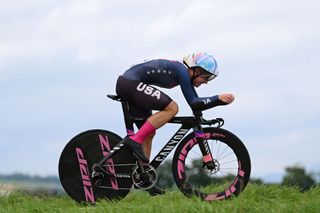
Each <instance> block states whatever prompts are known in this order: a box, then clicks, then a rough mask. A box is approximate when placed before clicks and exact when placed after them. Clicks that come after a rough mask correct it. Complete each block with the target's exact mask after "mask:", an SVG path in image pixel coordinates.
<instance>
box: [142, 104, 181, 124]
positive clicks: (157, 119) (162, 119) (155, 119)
mask: <svg viewBox="0 0 320 213" xmlns="http://www.w3.org/2000/svg"><path fill="white" fill-rule="evenodd" d="M178 111H179V107H178V104H177V103H176V102H174V101H171V102H170V103H169V105H168V106H166V108H164V109H163V110H161V111H159V112H157V113H155V114H153V115H152V116H150V117H149V118H148V120H147V121H149V122H150V123H151V124H152V125H153V126H154V127H155V128H156V129H159V128H160V127H162V126H163V125H164V124H166V123H168V122H169V121H170V120H171V119H172V118H173V117H174V116H175V115H176V114H177V113H178Z"/></svg>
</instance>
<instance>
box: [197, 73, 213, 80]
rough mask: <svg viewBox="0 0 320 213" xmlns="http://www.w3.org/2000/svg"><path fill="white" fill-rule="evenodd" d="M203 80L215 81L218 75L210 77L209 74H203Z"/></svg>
mask: <svg viewBox="0 0 320 213" xmlns="http://www.w3.org/2000/svg"><path fill="white" fill-rule="evenodd" d="M199 76H200V77H201V78H203V79H205V80H206V81H211V80H213V79H214V78H215V77H216V75H213V74H212V75H208V74H202V75H199Z"/></svg>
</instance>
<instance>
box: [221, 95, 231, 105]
mask: <svg viewBox="0 0 320 213" xmlns="http://www.w3.org/2000/svg"><path fill="white" fill-rule="evenodd" d="M219 100H220V101H223V102H224V103H226V104H231V103H232V102H233V101H234V96H233V95H232V94H221V95H219Z"/></svg>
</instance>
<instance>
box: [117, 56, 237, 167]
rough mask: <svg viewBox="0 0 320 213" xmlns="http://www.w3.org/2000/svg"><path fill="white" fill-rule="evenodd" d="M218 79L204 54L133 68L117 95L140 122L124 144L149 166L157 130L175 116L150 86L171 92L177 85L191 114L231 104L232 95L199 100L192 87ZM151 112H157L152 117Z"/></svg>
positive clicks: (172, 103) (213, 62)
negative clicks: (141, 119)
mask: <svg viewBox="0 0 320 213" xmlns="http://www.w3.org/2000/svg"><path fill="white" fill-rule="evenodd" d="M217 76H218V69H217V62H216V60H215V59H214V57H213V56H211V55H209V54H207V53H201V52H199V53H195V54H191V55H188V56H186V57H184V58H183V63H181V62H179V61H172V60H165V59H156V60H150V61H145V62H144V63H140V64H137V65H134V66H132V67H131V68H129V69H128V70H127V71H125V72H124V74H123V75H122V76H119V78H118V80H117V84H116V93H117V95H118V96H120V97H121V98H122V99H124V100H126V101H128V103H129V104H130V114H131V115H132V116H134V117H139V118H143V119H144V120H143V121H142V122H136V125H137V127H138V128H139V130H138V131H137V133H136V134H133V135H131V136H129V137H126V138H125V139H124V140H125V141H124V143H125V144H126V145H127V146H128V147H130V148H131V149H132V151H133V152H134V153H135V154H136V155H137V156H138V157H139V158H140V159H141V160H143V161H145V162H148V161H149V158H150V153H151V145H152V139H153V137H154V135H155V131H156V129H158V128H160V127H161V126H163V125H164V124H166V123H167V122H168V121H170V120H171V119H172V118H173V117H174V116H175V115H176V114H177V113H178V110H179V108H178V104H177V103H176V102H175V101H173V100H172V99H171V98H170V97H169V96H168V95H166V94H165V93H163V92H162V91H160V90H159V89H157V88H155V87H153V86H152V85H155V86H159V87H163V88H173V87H175V86H177V85H180V87H181V90H182V93H183V95H184V97H185V99H186V101H187V102H188V104H189V106H190V107H191V109H192V110H193V111H203V110H205V109H209V108H211V107H213V106H218V105H226V104H230V103H231V102H233V100H234V96H233V95H232V94H220V95H215V96H212V97H199V96H198V95H197V92H196V90H195V87H199V86H201V85H202V84H207V83H208V81H211V80H213V79H214V78H215V77H217ZM152 110H158V112H157V113H155V114H152Z"/></svg>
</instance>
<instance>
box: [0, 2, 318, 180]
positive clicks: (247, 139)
mask: <svg viewBox="0 0 320 213" xmlns="http://www.w3.org/2000/svg"><path fill="white" fill-rule="evenodd" d="M0 5H1V6H0V100H1V104H0V118H1V122H0V131H1V134H0V175H1V176H0V177H1V178H2V180H5V179H12V176H10V175H12V174H16V175H17V174H18V176H19V175H20V176H23V177H24V176H25V178H26V179H28V178H30V177H31V178H40V179H41V178H44V179H45V178H49V179H50V178H53V179H54V177H56V176H57V175H58V169H57V168H58V160H59V156H60V153H61V151H62V149H63V147H64V146H65V144H66V143H67V142H68V141H69V140H70V139H71V138H72V137H73V136H75V135H76V134H78V133H79V132H82V131H84V130H87V129H95V128H101V129H108V130H111V131H114V132H116V133H117V134H119V135H120V136H124V135H125V128H124V124H123V117H122V111H121V107H120V104H118V103H116V102H113V101H111V100H108V99H107V98H106V97H105V95H106V94H114V93H115V89H114V88H115V83H116V79H117V77H118V76H119V75H121V74H122V73H123V72H124V71H125V70H126V69H128V68H129V67H130V66H131V65H133V64H135V63H139V62H142V61H143V60H145V59H157V58H165V59H172V60H182V57H183V56H185V55H186V54H190V53H193V52H199V51H203V52H208V53H210V54H212V55H214V56H215V57H216V59H217V61H218V65H219V70H220V75H219V77H218V78H216V79H215V80H214V81H213V82H212V83H211V82H210V84H208V85H205V86H202V87H201V88H198V89H197V91H198V94H199V96H212V95H215V94H220V93H224V92H231V93H233V94H234V95H235V97H236V100H235V102H234V103H233V104H231V105H229V106H225V107H217V108H215V109H212V110H209V111H206V112H205V113H204V117H205V118H208V119H209V118H215V117H222V118H224V119H225V122H226V124H225V126H224V128H226V129H228V130H230V131H232V132H233V133H235V134H236V135H238V137H240V138H241V140H242V141H243V142H244V143H245V145H246V146H247V148H248V151H249V153H250V155H251V160H252V177H254V178H258V179H261V180H262V181H264V182H266V183H279V182H281V181H283V178H284V176H285V174H286V168H288V167H292V166H293V167H295V168H296V167H298V168H302V169H303V170H304V172H306V173H307V174H310V175H312V177H313V178H314V179H315V180H316V179H317V178H318V177H319V172H320V155H319V154H318V153H319V149H320V143H318V141H317V139H318V138H319V137H320V122H319V120H320V113H319V108H320V98H319V95H318V94H317V91H319V89H320V87H319V83H318V81H319V77H320V74H319V71H320V65H319V58H320V30H319V20H320V13H319V11H318V8H319V7H320V3H319V2H318V1H316V0H306V1H296V0H293V1H292V0H290V1H289V0H281V1H278V0H269V1H254V0H243V1H234V0H196V1H194V0H193V1H191V0H185V1H169V0H162V1H153V0H151V1H150V0H149V1H146V0H136V1H129V0H119V1H103V0H91V1H80V0H70V1H61V0H58V1H53V0H41V1H40V0H30V1H20V0H12V1H3V0H0ZM162 90H163V91H164V92H165V93H167V94H168V95H169V96H170V97H171V98H172V99H174V100H175V101H176V102H178V104H179V107H180V112H179V114H178V115H179V116H183V115H191V110H190V108H189V106H188V105H187V103H186V101H185V100H184V97H183V95H182V93H181V90H180V88H179V87H176V88H174V89H171V90H166V89H162ZM175 128H176V127H175V126H172V125H167V126H165V127H163V128H161V129H159V130H158V131H157V136H156V137H155V140H154V143H153V152H152V155H154V154H155V153H157V151H158V150H159V148H160V147H162V146H163V145H164V143H165V142H166V141H168V139H169V138H170V134H173V133H174V132H175V131H176V129H175ZM171 156H172V155H171ZM53 182H54V183H55V184H56V185H59V183H58V182H55V181H53Z"/></svg>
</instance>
